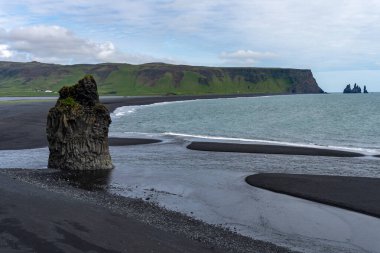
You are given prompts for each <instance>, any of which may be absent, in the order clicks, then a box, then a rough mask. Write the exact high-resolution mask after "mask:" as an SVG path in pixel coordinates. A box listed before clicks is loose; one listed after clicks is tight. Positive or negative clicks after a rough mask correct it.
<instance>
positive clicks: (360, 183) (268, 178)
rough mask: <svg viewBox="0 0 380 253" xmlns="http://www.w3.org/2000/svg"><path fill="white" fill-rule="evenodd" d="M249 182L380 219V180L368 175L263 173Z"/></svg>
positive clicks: (248, 179) (252, 177)
mask: <svg viewBox="0 0 380 253" xmlns="http://www.w3.org/2000/svg"><path fill="white" fill-rule="evenodd" d="M246 181H247V183H248V184H250V185H252V186H255V187H260V188H263V189H267V190H270V191H274V192H278V193H283V194H288V195H292V196H295V197H300V198H303V199H308V200H312V201H316V202H319V203H323V204H328V205H332V206H336V207H341V208H345V209H348V210H352V211H357V212H360V213H364V214H368V215H372V216H375V217H378V218H380V194H379V192H380V190H379V189H380V179H379V178H368V177H346V176H324V175H300V174H275V173H263V174H256V175H252V176H248V177H247V178H246Z"/></svg>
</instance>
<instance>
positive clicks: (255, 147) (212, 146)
mask: <svg viewBox="0 0 380 253" xmlns="http://www.w3.org/2000/svg"><path fill="white" fill-rule="evenodd" d="M187 148H188V149H192V150H200V151H214V152H239V153H258V154H280V155H310V156H335V157H360V156H364V155H363V154H360V153H355V152H348V151H341V150H333V149H323V148H309V147H295V146H285V145H271V144H268V145H265V144H240V143H224V142H199V141H194V142H192V143H190V144H189V145H188V146H187Z"/></svg>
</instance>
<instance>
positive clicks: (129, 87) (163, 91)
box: [0, 62, 323, 96]
mask: <svg viewBox="0 0 380 253" xmlns="http://www.w3.org/2000/svg"><path fill="white" fill-rule="evenodd" d="M86 74H91V75H93V76H94V77H95V79H96V80H97V83H98V89H99V93H100V94H101V95H122V96H127V95H128V96H133V95H168V94H170V95H186V94H192V95H200V94H236V93H241V94H244V93H320V92H323V91H322V90H321V89H320V88H319V87H318V84H317V83H316V81H315V79H314V78H313V75H312V73H311V71H310V70H299V69H280V68H217V67H195V66H185V65H169V64H164V63H149V64H142V65H130V64H114V63H104V64H96V65H90V64H79V65H56V64H45V63H39V62H29V63H17V62H0V96H47V95H56V93H54V92H57V91H58V90H59V89H60V88H61V87H62V86H64V85H72V84H75V83H76V82H77V80H79V79H80V78H82V77H83V76H84V75H86ZM46 91H52V92H51V93H50V92H46Z"/></svg>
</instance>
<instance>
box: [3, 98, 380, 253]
mask: <svg viewBox="0 0 380 253" xmlns="http://www.w3.org/2000/svg"><path fill="white" fill-rule="evenodd" d="M215 97H218V96H202V97H195V96H186V97H180V96H168V97H139V98H105V99H103V102H104V103H105V104H106V105H107V106H108V108H109V109H110V110H111V111H113V110H114V109H115V108H117V107H120V106H124V105H140V104H151V103H156V102H165V101H178V100H189V99H196V98H215ZM223 97H236V96H223ZM54 103H55V101H54V102H53V101H49V102H30V101H28V102H26V101H25V102H20V103H13V104H6V103H5V104H0V115H1V121H0V131H1V133H2V135H1V137H0V150H12V149H30V148H40V147H46V146H47V140H46V134H45V124H46V115H47V113H48V110H49V108H50V107H52V106H53V105H54ZM157 141H159V140H153V139H139V138H123V139H114V138H111V139H110V144H111V145H136V144H147V143H154V142H157ZM205 146H206V147H205ZM191 147H192V148H193V149H196V150H208V151H228V152H242V151H245V152H249V153H250V152H253V151H254V152H255V153H268V154H280V153H281V154H287V155H296V154H303V155H305V154H308V155H325V156H341V157H355V156H361V154H358V153H351V152H344V151H336V150H319V149H318V150H314V149H307V148H294V147H292V148H289V147H286V148H285V147H283V146H276V145H262V146H249V147H248V146H241V145H240V146H239V145H236V144H233V145H231V144H220V143H219V144H215V143H208V144H207V145H206V144H204V143H202V142H199V143H192V144H191V145H190V148H191ZM206 148H207V149H206ZM47 171H48V170H45V171H41V172H38V173H40V175H41V176H40V178H39V179H38V180H29V179H30V175H29V172H22V173H21V172H20V173H16V172H15V170H9V171H8V172H6V173H5V172H2V173H5V175H2V176H0V201H2V205H1V209H0V215H1V225H0V229H1V230H2V232H1V233H5V234H6V237H12V236H13V237H16V239H14V238H13V237H12V238H13V239H12V240H5V241H4V240H3V239H1V241H0V245H6V246H5V247H6V248H5V249H7V250H8V251H10V250H11V249H13V248H17V247H19V248H20V249H25V250H26V249H34V250H35V251H38V252H75V251H77V252H83V251H89V250H93V251H95V252H104V249H105V250H106V251H107V252H113V251H111V250H114V252H288V250H286V249H284V248H280V247H276V246H274V245H273V244H271V243H264V242H259V241H254V240H252V239H248V238H246V237H242V236H238V235H236V234H234V233H231V232H228V233H227V234H226V235H224V237H223V236H220V237H217V238H218V239H217V240H213V239H212V238H213V237H215V235H214V233H216V232H217V231H220V230H218V228H215V227H212V226H208V225H205V224H203V223H199V222H198V223H197V222H196V221H191V222H190V223H193V227H192V229H189V231H190V230H194V231H195V232H194V233H195V234H196V233H197V232H202V231H203V230H207V231H209V232H208V233H206V234H203V235H202V236H200V237H199V236H195V235H194V233H193V234H191V233H190V234H186V233H182V232H181V233H179V234H175V233H174V234H173V231H176V229H172V230H170V231H169V232H168V231H167V230H166V229H164V228H165V227H168V226H169V224H171V225H173V224H176V226H178V229H179V228H180V227H181V226H182V225H183V224H182V223H183V221H184V220H187V219H190V218H188V217H186V216H183V215H179V214H177V215H178V217H180V219H179V220H175V219H172V218H170V217H172V216H173V213H170V215H168V216H165V222H167V224H166V223H165V224H163V225H162V226H159V227H158V228H157V226H156V225H157V224H152V223H149V222H142V223H143V224H142V223H141V222H140V221H141V220H140V218H136V217H134V218H131V219H130V218H127V217H124V216H120V215H117V214H114V213H113V211H114V210H113V209H112V210H111V209H107V208H106V207H103V208H101V209H98V208H95V206H94V204H98V202H101V201H99V198H97V197H94V199H93V201H92V202H91V203H88V202H83V201H82V200H74V199H72V198H71V197H70V196H72V195H71V193H72V191H74V189H73V188H72V187H70V186H67V185H64V186H62V187H58V188H57V189H58V190H57V191H55V192H54V191H52V190H49V191H48V190H46V189H51V188H54V185H55V183H54V182H52V181H51V180H50V181H49V179H48V175H47V174H48V172H47ZM16 174H17V175H16ZM13 178H16V180H13ZM291 178H292V176H291V175H289V176H288V177H278V178H277V179H276V180H273V182H271V187H273V190H274V191H275V190H276V189H278V192H281V191H283V190H284V189H283V188H284V187H285V188H286V186H287V182H289V181H291ZM308 178H310V180H311V181H313V180H314V181H315V182H318V188H322V189H324V188H326V190H327V189H330V190H331V191H332V192H333V194H331V195H330V197H329V198H327V197H325V194H326V192H325V191H323V190H315V191H314V192H313V191H312V189H311V190H310V192H313V194H312V198H310V199H311V200H315V201H319V202H322V203H327V204H332V205H336V206H338V204H337V203H339V205H341V204H340V200H341V199H344V200H345V201H346V202H347V203H351V204H355V201H356V200H357V198H359V197H360V196H362V195H360V194H359V195H357V197H353V196H354V195H355V194H354V193H353V191H354V189H356V188H360V187H364V186H365V185H371V184H372V182H373V180H372V179H371V178H361V179H358V180H354V179H355V178H353V180H338V183H339V182H340V183H339V185H340V186H341V187H330V188H329V185H331V182H329V181H328V180H327V181H326V180H323V178H322V177H320V176H308ZM313 178H315V179H313ZM20 180H21V181H28V182H30V181H31V183H32V184H29V183H28V184H26V183H23V182H20ZM294 180H298V179H297V178H295V179H294ZM301 181H302V180H301ZM247 182H248V183H249V180H248V179H247ZM49 184H50V186H49V187H47V188H46V187H45V189H40V187H38V186H41V185H49ZM36 185H37V186H36ZM258 187H261V186H260V185H258ZM308 187H311V186H309V185H307V184H298V186H297V187H295V188H294V189H293V190H292V193H289V194H292V195H294V196H300V197H304V196H301V195H302V193H303V192H307V191H308V189H309V188H308ZM363 189H364V188H363ZM365 189H366V190H365V191H364V190H363V191H362V192H361V194H363V196H364V195H365V194H366V196H367V197H368V198H364V200H365V199H367V200H368V199H370V198H371V196H379V194H378V193H379V190H378V189H379V187H374V186H373V187H367V188H365ZM77 190H78V189H76V190H75V191H77ZM78 191H79V193H77V195H76V196H82V195H81V194H83V195H85V194H95V193H91V192H87V191H83V190H78ZM67 193H69V194H68V195H67ZM284 193H286V192H285V191H284ZM60 194H61V195H60ZM62 194H63V195H62ZM297 194H298V195H297ZM13 196H14V197H13ZM78 198H79V199H80V198H81V197H78ZM374 198H376V197H374ZM326 199H327V200H326ZM377 199H378V198H377ZM128 201H131V200H128ZM59 202H60V203H59ZM31 203H33V204H31ZM36 203H38V204H36ZM105 203H107V201H105ZM366 203H367V204H366ZM368 203H369V201H367V202H365V201H362V202H361V204H360V208H356V207H355V209H354V208H352V206H349V207H346V206H343V207H345V208H349V209H352V210H356V211H360V212H365V213H368V214H371V215H374V213H373V212H374V211H373V210H379V207H380V201H376V202H374V203H371V204H370V205H369V204H368ZM366 205H367V206H366ZM122 206H123V205H120V207H122ZM10 207H12V210H14V211H11V209H10ZM368 207H369V209H368ZM104 208H105V209H104ZM363 210H364V211H363ZM368 210H369V211H368ZM116 211H117V212H118V211H120V210H116ZM130 211H131V210H128V208H127V209H126V210H125V213H129V212H130ZM140 211H141V212H142V209H141V210H140ZM155 212H157V215H158V216H159V217H160V218H161V217H164V216H162V214H163V213H166V212H167V211H166V210H163V209H159V208H157V209H155ZM375 212H378V211H375ZM50 213H51V216H49V215H50ZM77 213H80V214H77ZM176 217H177V216H176ZM377 217H378V216H377ZM160 218H157V220H159V219H160ZM146 219H147V220H149V219H151V218H150V217H147V218H146ZM98 220H99V222H97V221H98ZM73 224H74V225H73ZM194 224H195V225H194ZM173 226H174V225H173ZM197 226H206V227H207V229H206V228H204V227H202V229H201V230H202V231H196V229H195V228H196V227H197ZM103 227H104V228H106V229H103ZM99 234H101V235H102V236H104V237H105V239H104V242H102V241H101V240H100V239H99ZM15 235H17V236H15ZM194 239H195V240H197V241H201V243H197V242H194V241H193V240H194ZM218 240H219V241H218ZM131 241H133V243H132V242H131ZM206 242H207V243H206ZM222 242H223V243H224V244H223V243H222ZM242 242H244V243H242ZM226 243H227V244H228V245H229V246H228V247H227V246H226V245H225V244H226ZM239 245H240V246H239ZM12 247H13V248H12ZM25 250H24V251H25ZM71 250H73V251H71Z"/></svg>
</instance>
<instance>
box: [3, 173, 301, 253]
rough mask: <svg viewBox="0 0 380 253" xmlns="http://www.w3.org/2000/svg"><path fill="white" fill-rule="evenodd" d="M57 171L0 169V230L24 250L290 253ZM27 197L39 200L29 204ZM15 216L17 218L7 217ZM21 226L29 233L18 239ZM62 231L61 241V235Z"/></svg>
mask: <svg viewBox="0 0 380 253" xmlns="http://www.w3.org/2000/svg"><path fill="white" fill-rule="evenodd" d="M56 173H60V172H58V171H57V170H49V169H41V170H30V169H29V170H23V169H2V170H0V182H1V183H0V190H1V192H2V194H0V200H1V201H2V203H3V205H2V207H1V208H0V211H1V212H0V216H2V220H9V222H8V223H7V224H4V222H3V223H2V222H0V229H3V230H4V229H5V231H7V232H8V230H9V231H10V233H11V234H12V233H14V234H12V236H13V237H15V238H18V240H19V241H18V243H19V245H20V246H21V247H24V248H27V249H28V250H30V249H32V250H36V251H38V252H53V251H54V250H55V251H54V252H61V251H59V250H61V249H63V250H66V251H67V250H68V251H69V252H79V251H88V250H95V251H99V250H100V251H102V252H105V251H107V252H162V253H166V252H168V253H170V252H173V253H174V252H191V253H196V252H199V253H201V252H202V253H203V252H221V253H224V252H226V253H227V252H239V253H240V252H241V253H243V252H252V253H253V252H266V253H272V252H273V253H274V252H278V253H280V252H283V253H287V252H294V251H291V250H289V249H286V248H284V247H281V246H277V245H275V244H273V243H271V242H264V241H260V240H255V239H252V238H249V237H245V236H242V235H239V234H237V233H235V232H233V231H230V230H226V229H224V228H222V227H218V226H214V225H210V224H206V223H204V222H202V221H199V220H196V219H194V218H191V217H189V216H186V215H184V214H181V213H178V212H175V211H170V210H167V209H164V208H162V207H159V206H158V205H156V204H152V203H148V202H146V201H143V200H142V199H131V198H127V197H123V196H118V195H114V194H110V193H107V192H105V191H102V190H94V191H88V190H83V189H80V188H77V187H73V186H71V185H69V181H67V180H65V179H60V178H59V177H57V176H56ZM30 201H33V203H38V204H37V205H35V204H33V205H32V206H30V204H29V203H30ZM12 205H13V206H14V207H13V208H12V211H11V212H8V206H12ZM9 211H10V210H9ZM14 216H15V217H16V218H11V217H14ZM16 219H17V220H16ZM52 221H54V222H52ZM30 222H32V223H34V222H38V224H39V226H38V229H35V228H33V227H30V226H28V227H25V228H24V227H22V226H21V225H20V224H28V223H30ZM10 227H11V228H12V230H11V229H9V228H10ZM24 231H27V234H28V236H30V238H28V239H26V238H22V235H23V234H25V233H26V232H24ZM62 232H63V233H62ZM104 232H106V233H104ZM47 234H48V236H47ZM62 235H64V236H65V238H66V239H65V240H60V238H61V237H62ZM0 242H1V239H0ZM28 242H30V243H29V244H28ZM43 242H45V244H44V245H43ZM0 248H5V249H10V248H11V244H10V242H8V243H5V244H2V245H0ZM73 249H74V250H73ZM78 250H79V251H78Z"/></svg>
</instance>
